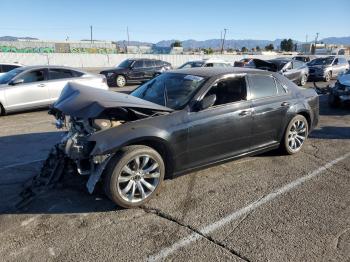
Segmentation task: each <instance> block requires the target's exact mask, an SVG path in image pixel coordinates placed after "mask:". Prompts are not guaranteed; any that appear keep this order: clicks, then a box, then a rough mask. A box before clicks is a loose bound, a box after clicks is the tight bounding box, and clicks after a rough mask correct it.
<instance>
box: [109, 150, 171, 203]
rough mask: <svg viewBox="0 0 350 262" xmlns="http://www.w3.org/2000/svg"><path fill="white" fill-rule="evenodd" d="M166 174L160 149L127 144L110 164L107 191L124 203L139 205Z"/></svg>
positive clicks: (113, 198)
mask: <svg viewBox="0 0 350 262" xmlns="http://www.w3.org/2000/svg"><path fill="white" fill-rule="evenodd" d="M164 175H165V166H164V162H163V159H162V157H161V156H160V155H159V153H158V152H157V151H155V150H154V149H153V148H151V147H148V146H141V145H139V146H127V147H124V148H123V149H122V150H121V151H120V152H119V153H117V154H116V156H115V157H114V158H113V159H112V160H111V162H110V163H109V164H108V167H107V169H106V175H105V177H104V188H105V192H106V195H107V196H108V197H109V198H110V199H111V200H112V201H113V202H115V203H116V204H117V205H119V206H121V207H124V208H133V207H138V206H141V205H143V204H144V203H146V202H147V201H149V200H150V199H151V198H152V197H153V196H154V195H155V194H156V193H157V192H158V191H159V188H160V185H161V183H162V181H163V180H164Z"/></svg>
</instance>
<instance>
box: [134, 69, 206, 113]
mask: <svg viewBox="0 0 350 262" xmlns="http://www.w3.org/2000/svg"><path fill="white" fill-rule="evenodd" d="M204 82H205V78H203V77H200V76H194V75H187V74H177V73H163V74H161V75H160V76H158V77H156V78H154V79H152V80H151V81H149V82H147V83H145V84H143V85H142V86H140V87H139V88H137V89H136V90H135V91H134V92H132V93H131V95H132V96H135V97H138V98H142V99H144V100H147V101H150V102H153V103H155V104H158V105H162V106H166V107H169V108H171V109H175V110H176V109H180V108H182V107H183V106H185V105H186V104H187V103H188V102H189V100H190V99H191V98H192V96H193V95H194V94H195V92H196V91H197V90H198V89H199V88H200V87H201V85H202V84H203V83H204Z"/></svg>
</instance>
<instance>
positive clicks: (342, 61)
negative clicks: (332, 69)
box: [339, 58, 348, 65]
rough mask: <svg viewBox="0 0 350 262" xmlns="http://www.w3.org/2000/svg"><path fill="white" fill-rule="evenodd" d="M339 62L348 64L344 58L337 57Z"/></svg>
mask: <svg viewBox="0 0 350 262" xmlns="http://www.w3.org/2000/svg"><path fill="white" fill-rule="evenodd" d="M339 64H342V65H344V64H345V65H346V64H348V61H346V59H345V58H339Z"/></svg>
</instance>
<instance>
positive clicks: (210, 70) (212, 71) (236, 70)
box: [167, 67, 271, 77]
mask: <svg viewBox="0 0 350 262" xmlns="http://www.w3.org/2000/svg"><path fill="white" fill-rule="evenodd" d="M167 72H171V73H180V74H188V75H196V76H201V77H213V76H219V75H224V74H230V73H231V74H244V73H262V74H271V72H268V71H264V70H259V69H251V68H244V67H192V68H183V69H176V70H172V71H167Z"/></svg>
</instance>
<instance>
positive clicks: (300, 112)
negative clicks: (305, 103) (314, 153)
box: [296, 110, 311, 129]
mask: <svg viewBox="0 0 350 262" xmlns="http://www.w3.org/2000/svg"><path fill="white" fill-rule="evenodd" d="M296 114H297V115H302V116H303V117H305V118H306V121H307V124H308V126H309V129H310V127H311V115H310V113H309V112H308V111H306V110H300V111H298V112H297V113H296Z"/></svg>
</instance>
